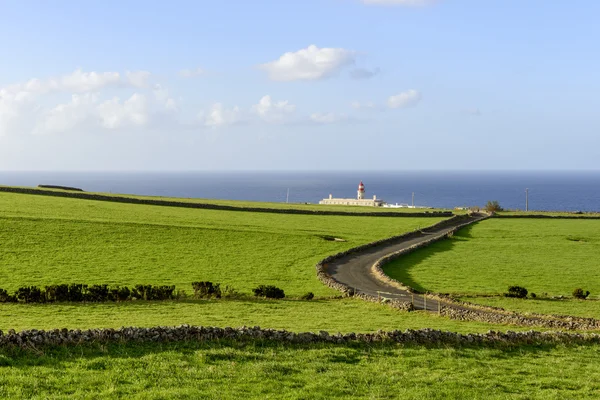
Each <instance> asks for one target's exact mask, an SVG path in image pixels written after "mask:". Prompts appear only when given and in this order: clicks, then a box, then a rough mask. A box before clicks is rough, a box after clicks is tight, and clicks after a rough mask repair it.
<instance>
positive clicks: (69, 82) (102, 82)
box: [0, 69, 150, 95]
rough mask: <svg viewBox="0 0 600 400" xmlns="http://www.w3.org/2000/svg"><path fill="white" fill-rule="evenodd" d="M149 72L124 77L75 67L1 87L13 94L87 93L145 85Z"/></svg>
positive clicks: (127, 73)
mask: <svg viewBox="0 0 600 400" xmlns="http://www.w3.org/2000/svg"><path fill="white" fill-rule="evenodd" d="M149 77H150V72H147V71H135V72H130V71H127V72H126V74H125V79H123V77H122V76H121V74H120V73H118V72H94V71H92V72H84V71H82V70H81V69H77V70H75V71H73V72H72V73H70V74H67V75H63V76H60V77H54V78H48V79H38V78H33V79H30V80H29V81H27V82H25V83H17V84H14V85H10V86H7V87H5V88H3V89H0V90H4V91H5V92H11V93H13V94H16V93H21V92H26V93H30V94H31V95H43V94H47V93H53V92H66V93H87V92H97V91H99V90H101V89H104V88H107V87H146V86H147V80H148V78H149Z"/></svg>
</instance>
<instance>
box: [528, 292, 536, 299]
mask: <svg viewBox="0 0 600 400" xmlns="http://www.w3.org/2000/svg"><path fill="white" fill-rule="evenodd" d="M529 297H531V298H532V299H535V298H536V297H537V294H535V293H529Z"/></svg>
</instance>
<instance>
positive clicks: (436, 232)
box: [327, 214, 487, 311]
mask: <svg viewBox="0 0 600 400" xmlns="http://www.w3.org/2000/svg"><path fill="white" fill-rule="evenodd" d="M486 217H487V216H486V215H485V214H472V215H471V216H470V217H469V220H467V221H465V220H460V221H456V224H454V225H448V226H445V227H443V228H438V229H432V230H428V229H427V228H425V229H423V230H422V231H421V233H420V235H419V236H417V237H413V238H410V239H399V240H398V241H397V242H392V243H387V244H384V245H381V246H377V247H372V248H370V249H367V250H365V251H362V252H360V253H353V254H350V255H347V256H345V257H342V258H340V259H337V260H335V261H333V262H331V263H330V264H329V265H328V266H327V272H328V273H329V274H330V275H331V276H332V277H333V278H334V279H335V280H336V281H338V282H340V283H343V284H346V285H348V286H350V287H353V288H355V290H356V291H357V292H359V293H365V294H369V295H372V296H381V297H385V298H389V299H398V300H401V301H412V302H413V304H414V307H415V308H416V309H420V310H425V309H426V310H430V311H437V310H438V301H436V300H433V299H426V300H425V299H424V297H423V296H422V295H418V294H412V293H410V292H409V291H407V290H403V289H400V288H398V287H396V286H392V285H391V284H388V283H386V282H383V281H381V280H379V279H378V278H376V277H375V276H374V275H373V274H372V273H371V267H372V265H373V264H374V263H375V262H376V261H377V260H379V259H380V258H382V257H384V256H386V255H388V254H391V253H395V252H397V251H399V250H404V249H407V248H409V247H410V246H413V245H415V244H419V243H421V242H424V241H426V240H429V239H431V238H432V237H438V236H443V235H445V234H447V233H448V232H450V231H451V230H452V229H454V228H456V226H458V225H464V224H473V223H475V222H478V221H481V220H483V219H485V218H486ZM443 305H444V306H449V305H450V304H448V303H444V304H443Z"/></svg>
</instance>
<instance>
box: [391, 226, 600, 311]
mask: <svg viewBox="0 0 600 400" xmlns="http://www.w3.org/2000/svg"><path fill="white" fill-rule="evenodd" d="M598 254H600V220H594V219H582V220H571V219H557V220H553V219H494V218H492V219H489V220H486V221H483V222H480V223H477V224H475V225H473V226H470V227H467V228H465V229H463V230H461V231H460V232H458V233H457V234H456V235H454V237H452V238H450V239H448V240H443V241H441V242H438V243H434V244H433V245H431V246H429V247H427V248H424V249H420V250H418V251H416V252H414V253H412V254H409V255H408V256H406V257H403V258H400V259H398V260H396V261H395V262H393V263H391V264H389V265H387V266H386V267H385V268H384V269H385V271H386V273H387V274H388V275H390V276H392V277H394V278H396V279H398V280H400V281H402V282H404V283H406V284H408V285H410V286H412V287H415V288H417V289H419V290H427V291H431V292H437V293H451V294H454V295H457V296H462V297H463V298H464V299H465V300H468V301H475V302H477V303H480V304H489V305H493V306H497V307H504V308H506V309H513V310H516V311H523V312H527V311H530V312H540V313H552V314H571V315H582V316H590V317H600V312H599V311H598V309H599V308H600V307H598V304H599V303H598V302H597V301H595V299H598V298H599V297H600V259H599V258H598ZM510 285H519V286H523V287H525V288H527V289H528V291H529V292H530V293H532V292H533V293H535V294H536V295H537V298H536V299H527V300H521V299H510V298H504V297H502V293H504V292H506V290H507V288H508V286H510ZM575 288H583V289H585V290H589V291H590V292H591V295H590V297H589V299H588V300H586V301H581V300H561V301H558V300H556V299H552V298H553V297H559V296H563V297H564V298H570V297H571V294H572V292H573V289H575ZM493 295H496V297H480V296H493Z"/></svg>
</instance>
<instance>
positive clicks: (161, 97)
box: [154, 84, 179, 111]
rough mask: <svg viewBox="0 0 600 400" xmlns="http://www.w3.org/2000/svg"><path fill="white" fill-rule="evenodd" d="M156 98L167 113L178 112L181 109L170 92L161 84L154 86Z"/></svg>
mask: <svg viewBox="0 0 600 400" xmlns="http://www.w3.org/2000/svg"><path fill="white" fill-rule="evenodd" d="M154 98H155V99H156V101H158V102H159V103H161V104H162V105H163V106H164V108H165V109H166V110H167V111H178V110H179V107H178V106H177V102H176V101H175V99H174V98H172V97H171V96H170V95H169V91H168V90H167V89H166V88H164V87H163V86H162V85H160V84H156V85H154Z"/></svg>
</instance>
